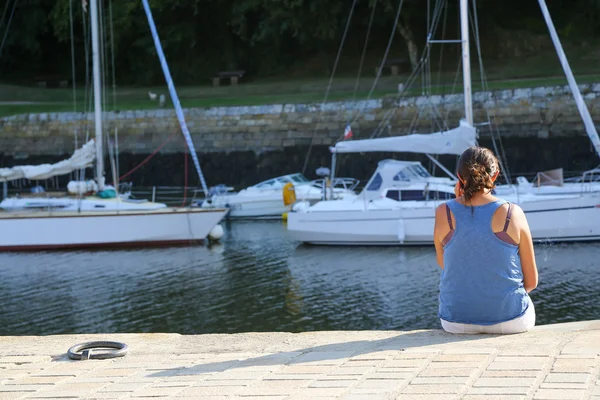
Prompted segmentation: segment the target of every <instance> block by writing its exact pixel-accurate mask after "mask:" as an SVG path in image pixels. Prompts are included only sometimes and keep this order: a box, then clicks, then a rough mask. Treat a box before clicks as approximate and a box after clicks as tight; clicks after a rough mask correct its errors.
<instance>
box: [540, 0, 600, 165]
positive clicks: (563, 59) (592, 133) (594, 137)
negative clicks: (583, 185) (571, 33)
mask: <svg viewBox="0 0 600 400" xmlns="http://www.w3.org/2000/svg"><path fill="white" fill-rule="evenodd" d="M538 1H539V3H540V8H541V9H542V14H544V19H545V20H546V25H548V30H549V31H550V36H551V37H552V42H553V43H554V47H555V48H556V53H557V54H558V58H559V59H560V63H561V65H562V67H563V70H564V71H565V75H567V81H568V82H569V86H570V87H571V91H572V92H573V97H575V102H576V103H577V108H578V109H579V113H580V114H581V118H582V119H583V124H584V125H585V130H586V132H587V134H588V136H589V137H590V140H591V141H592V144H593V145H594V148H595V149H596V153H597V154H598V157H600V138H599V137H598V131H597V130H596V126H595V125H594V121H592V117H591V115H590V111H589V110H588V108H587V106H586V105H585V101H583V97H582V96H581V92H580V91H579V86H577V82H576V81H575V77H574V76H573V71H571V67H570V66H569V61H568V60H567V56H566V55H565V52H564V50H563V48H562V45H561V43H560V39H559V38H558V34H557V33H556V29H555V28H554V23H553V22H552V18H551V17H550V12H549V11H548V7H547V6H546V1H545V0H538Z"/></svg>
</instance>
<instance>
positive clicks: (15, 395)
mask: <svg viewBox="0 0 600 400" xmlns="http://www.w3.org/2000/svg"><path fill="white" fill-rule="evenodd" d="M30 394H31V392H0V400H17V399H23V398H26V396H27V395H30Z"/></svg>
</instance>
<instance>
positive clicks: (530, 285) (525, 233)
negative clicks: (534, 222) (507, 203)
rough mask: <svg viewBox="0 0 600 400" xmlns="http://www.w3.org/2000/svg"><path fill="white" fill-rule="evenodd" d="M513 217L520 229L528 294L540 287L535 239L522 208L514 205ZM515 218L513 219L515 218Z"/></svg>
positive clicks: (521, 250) (522, 266)
mask: <svg viewBox="0 0 600 400" xmlns="http://www.w3.org/2000/svg"><path fill="white" fill-rule="evenodd" d="M513 207H514V211H513V213H514V214H513V215H514V217H516V218H515V219H516V220H517V221H516V222H517V224H518V227H519V236H520V240H519V256H520V257H521V269H522V270H523V286H524V287H525V290H526V291H527V293H529V292H531V291H532V290H533V289H535V288H536V287H537V285H538V270H537V265H536V264H535V253H534V250H533V239H532V238H531V231H530V230H529V224H528V223H527V218H526V217H525V213H524V212H523V210H522V209H521V207H519V206H516V205H513ZM514 217H513V218H514Z"/></svg>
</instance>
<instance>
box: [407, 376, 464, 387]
mask: <svg viewBox="0 0 600 400" xmlns="http://www.w3.org/2000/svg"><path fill="white" fill-rule="evenodd" d="M468 380H469V377H467V376H461V377H440V376H436V377H429V378H424V377H417V378H413V379H411V381H410V384H411V385H435V384H458V385H466V384H467V382H468Z"/></svg>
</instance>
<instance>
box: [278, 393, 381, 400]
mask: <svg viewBox="0 0 600 400" xmlns="http://www.w3.org/2000/svg"><path fill="white" fill-rule="evenodd" d="M389 398H390V396H389V395H388V394H386V393H369V394H367V393H363V394H345V395H343V396H342V397H341V400H389ZM268 400H270V399H268Z"/></svg>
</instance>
